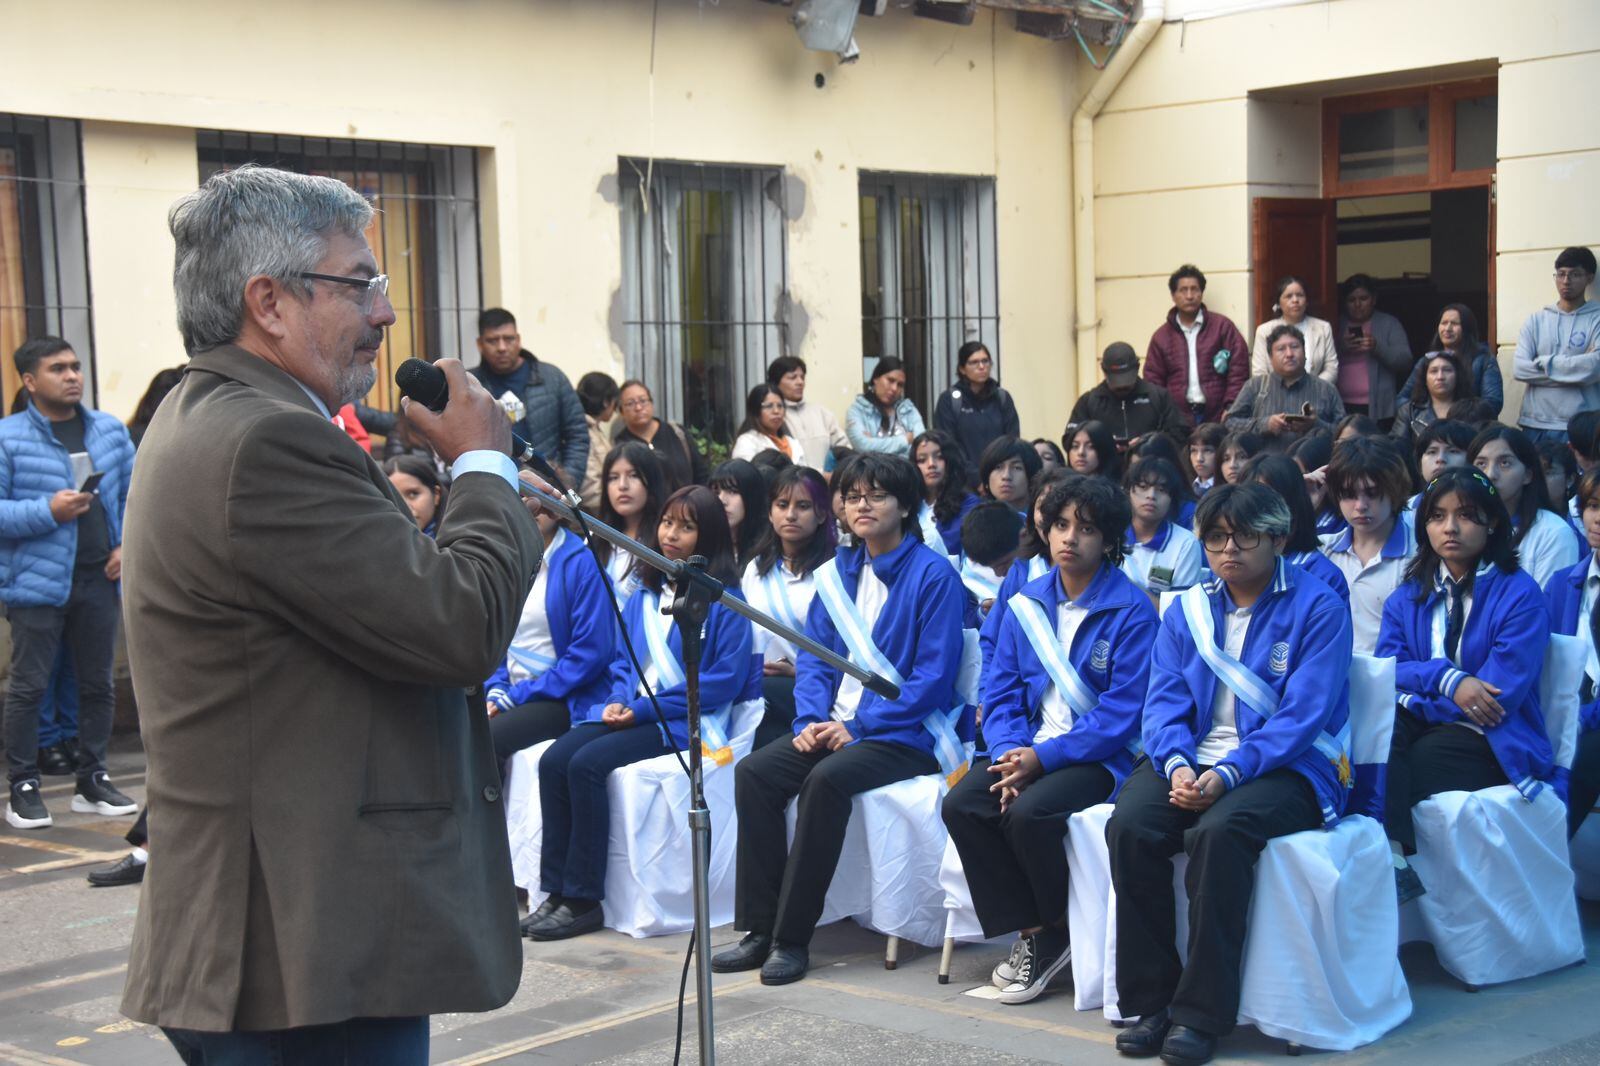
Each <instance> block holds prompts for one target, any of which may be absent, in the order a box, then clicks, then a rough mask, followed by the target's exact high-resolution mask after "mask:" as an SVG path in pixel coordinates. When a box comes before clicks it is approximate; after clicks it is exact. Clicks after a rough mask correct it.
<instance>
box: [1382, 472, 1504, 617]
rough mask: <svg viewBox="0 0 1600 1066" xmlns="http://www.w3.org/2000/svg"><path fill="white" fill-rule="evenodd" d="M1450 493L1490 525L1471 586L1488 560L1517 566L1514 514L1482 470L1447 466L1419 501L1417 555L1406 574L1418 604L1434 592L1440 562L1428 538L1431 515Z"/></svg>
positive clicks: (1470, 571)
mask: <svg viewBox="0 0 1600 1066" xmlns="http://www.w3.org/2000/svg"><path fill="white" fill-rule="evenodd" d="M1451 494H1454V495H1457V496H1459V497H1461V500H1462V502H1463V503H1465V504H1466V505H1467V506H1469V507H1471V508H1472V509H1473V510H1474V511H1476V512H1477V514H1478V516H1479V517H1480V518H1482V519H1483V524H1484V525H1486V526H1488V527H1489V540H1488V543H1486V544H1485V545H1484V546H1483V554H1482V555H1480V556H1478V558H1477V560H1476V561H1475V562H1474V564H1473V566H1472V568H1471V569H1470V570H1469V571H1468V572H1467V587H1468V588H1471V587H1472V576H1473V575H1474V574H1475V573H1477V570H1478V567H1479V566H1480V565H1482V563H1483V560H1485V559H1488V560H1489V561H1490V562H1491V563H1493V564H1494V565H1495V566H1497V567H1499V568H1500V569H1501V570H1502V571H1503V572H1504V573H1507V574H1510V573H1514V572H1515V571H1516V569H1517V546H1516V545H1515V544H1514V543H1513V542H1512V540H1511V516H1510V515H1508V514H1507V513H1506V505H1505V501H1504V500H1502V499H1501V498H1500V494H1499V493H1497V492H1495V490H1494V486H1493V485H1491V484H1490V483H1489V479H1488V478H1486V477H1484V476H1483V472H1482V471H1481V470H1476V469H1474V468H1472V467H1470V466H1452V467H1448V468H1447V469H1446V470H1445V471H1444V473H1442V474H1440V475H1439V476H1438V477H1436V478H1434V479H1433V480H1432V481H1431V482H1429V483H1428V487H1427V488H1426V489H1424V490H1423V491H1422V499H1421V500H1419V501H1417V554H1416V556H1415V557H1413V558H1412V560H1411V562H1410V564H1409V565H1408V566H1407V567H1406V573H1405V577H1406V580H1407V581H1412V582H1415V583H1416V589H1415V590H1414V591H1413V597H1414V598H1415V599H1416V601H1417V602H1418V603H1426V602H1427V601H1428V597H1429V596H1431V595H1433V585H1434V576H1435V575H1436V574H1438V572H1439V563H1440V561H1441V560H1440V559H1439V554H1438V553H1437V552H1435V551H1434V550H1433V541H1432V540H1430V539H1429V538H1428V516H1429V515H1430V514H1432V513H1433V509H1434V508H1435V507H1437V506H1438V505H1439V501H1440V500H1442V499H1444V498H1445V497H1446V496H1449V495H1451Z"/></svg>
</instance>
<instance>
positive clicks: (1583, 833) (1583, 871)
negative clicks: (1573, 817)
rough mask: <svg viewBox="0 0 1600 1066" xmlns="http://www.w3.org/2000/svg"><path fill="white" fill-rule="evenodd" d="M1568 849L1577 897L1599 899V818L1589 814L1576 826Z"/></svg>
mask: <svg viewBox="0 0 1600 1066" xmlns="http://www.w3.org/2000/svg"><path fill="white" fill-rule="evenodd" d="M1569 850H1570V852H1571V854H1572V872H1573V874H1575V875H1576V876H1577V879H1578V898H1579V899H1590V900H1597V899H1600V818H1597V817H1594V816H1592V815H1591V816H1590V817H1588V818H1586V819H1584V822H1583V824H1582V825H1580V826H1579V827H1578V833H1577V835H1576V836H1574V837H1573V838H1572V841H1571V844H1570V847H1569Z"/></svg>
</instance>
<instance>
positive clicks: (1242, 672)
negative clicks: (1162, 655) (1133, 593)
mask: <svg viewBox="0 0 1600 1066" xmlns="http://www.w3.org/2000/svg"><path fill="white" fill-rule="evenodd" d="M1178 603H1179V604H1180V606H1182V608H1183V620H1184V621H1185V622H1187V623H1188V625H1189V635H1190V636H1191V637H1192V638H1194V646H1195V650H1196V651H1198V652H1199V653H1200V658H1201V659H1202V660H1203V661H1204V662H1205V664H1206V666H1208V667H1209V668H1210V669H1211V672H1212V673H1213V674H1215V675H1216V676H1217V680H1218V681H1221V682H1222V683H1223V684H1224V685H1226V686H1228V690H1229V691H1230V692H1232V693H1233V695H1234V697H1235V698H1236V699H1238V700H1239V701H1241V702H1243V703H1247V704H1249V705H1250V706H1251V707H1253V708H1255V710H1256V711H1257V713H1259V714H1260V715H1261V717H1263V718H1271V717H1272V716H1273V715H1275V714H1277V713H1278V703H1279V700H1278V694H1277V693H1276V692H1274V691H1273V690H1272V687H1271V686H1270V685H1268V684H1267V683H1266V682H1264V681H1262V680H1261V678H1259V677H1257V676H1256V675H1255V673H1254V672H1253V671H1252V670H1251V669H1250V668H1249V667H1248V666H1246V665H1245V664H1244V663H1242V662H1240V661H1239V660H1238V659H1235V658H1234V657H1233V656H1231V655H1229V654H1228V653H1227V652H1226V651H1224V650H1223V649H1222V648H1221V647H1219V646H1218V645H1217V637H1216V633H1215V631H1214V628H1213V623H1212V619H1211V598H1210V597H1209V596H1207V595H1206V591H1205V586H1203V585H1193V586H1191V587H1190V588H1188V589H1186V590H1185V591H1184V592H1183V594H1182V595H1180V596H1179V597H1178ZM1312 744H1313V745H1315V747H1316V749H1317V750H1318V751H1320V752H1321V753H1322V754H1323V756H1324V757H1325V758H1326V759H1327V760H1328V761H1329V762H1331V763H1333V765H1334V769H1335V770H1336V771H1337V772H1338V775H1339V783H1340V784H1341V785H1343V786H1344V787H1345V788H1349V787H1350V782H1351V780H1352V776H1351V768H1350V725H1349V722H1348V721H1347V722H1346V723H1345V727H1344V728H1343V729H1341V730H1340V731H1339V733H1338V735H1334V734H1332V733H1327V732H1322V733H1319V734H1317V738H1316V739H1315V740H1314V741H1312Z"/></svg>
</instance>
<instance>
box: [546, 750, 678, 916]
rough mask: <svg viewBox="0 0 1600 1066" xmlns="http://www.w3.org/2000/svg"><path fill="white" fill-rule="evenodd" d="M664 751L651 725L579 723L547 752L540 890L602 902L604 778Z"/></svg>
mask: <svg viewBox="0 0 1600 1066" xmlns="http://www.w3.org/2000/svg"><path fill="white" fill-rule="evenodd" d="M667 750H668V749H667V745H666V743H665V742H664V741H663V740H662V739H661V730H660V729H659V728H657V726H656V724H655V723H654V722H645V723H640V724H639V725H636V726H632V727H630V728H627V729H612V728H611V727H610V726H607V725H603V724H601V723H600V722H583V723H580V724H578V725H575V726H573V727H572V728H571V729H569V730H568V731H567V732H566V733H564V734H562V736H561V738H560V739H559V740H557V741H556V742H555V743H554V744H552V745H550V747H549V748H547V749H546V750H545V753H544V755H543V756H542V757H541V758H540V759H539V804H540V809H541V813H542V814H543V816H544V843H543V845H542V848H541V850H540V853H539V889H540V891H543V892H549V893H551V894H552V895H562V896H566V897H568V898H570V899H589V900H602V899H605V896H606V856H607V852H608V851H609V850H610V840H611V801H610V797H609V795H608V794H607V793H606V778H608V777H610V776H611V771H613V770H615V769H617V768H618V767H619V766H627V765H628V764H629V763H636V762H638V761H639V760H641V759H650V758H654V757H655V756H657V755H664V754H666V752H667Z"/></svg>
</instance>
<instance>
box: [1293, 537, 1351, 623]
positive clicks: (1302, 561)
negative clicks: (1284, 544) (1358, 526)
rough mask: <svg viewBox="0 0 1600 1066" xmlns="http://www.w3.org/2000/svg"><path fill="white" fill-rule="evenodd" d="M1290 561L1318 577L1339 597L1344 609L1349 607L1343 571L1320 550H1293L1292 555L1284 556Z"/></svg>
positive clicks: (1348, 584)
mask: <svg viewBox="0 0 1600 1066" xmlns="http://www.w3.org/2000/svg"><path fill="white" fill-rule="evenodd" d="M1284 558H1286V559H1288V560H1289V561H1290V562H1291V563H1293V564H1294V565H1296V566H1298V567H1299V568H1300V569H1302V570H1304V571H1305V572H1306V573H1308V574H1311V575H1312V576H1313V577H1316V578H1319V579H1320V580H1321V581H1322V583H1323V584H1324V585H1327V586H1328V587H1329V588H1330V589H1332V590H1333V591H1334V594H1335V595H1336V596H1338V597H1339V602H1341V603H1343V604H1344V607H1345V610H1347V611H1348V610H1349V609H1350V582H1348V581H1346V580H1345V579H1344V571H1343V570H1340V569H1339V568H1338V567H1337V566H1335V565H1334V563H1333V560H1332V559H1329V558H1328V557H1327V556H1326V555H1323V554H1322V553H1321V552H1320V551H1314V552H1295V553H1294V554H1293V555H1287V556H1284Z"/></svg>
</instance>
